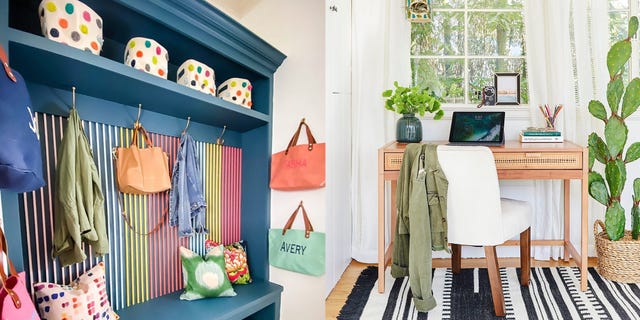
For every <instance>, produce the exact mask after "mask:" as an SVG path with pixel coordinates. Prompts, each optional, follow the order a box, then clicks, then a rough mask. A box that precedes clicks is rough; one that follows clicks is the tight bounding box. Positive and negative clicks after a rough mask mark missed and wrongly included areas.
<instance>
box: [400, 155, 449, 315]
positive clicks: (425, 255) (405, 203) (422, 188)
mask: <svg viewBox="0 0 640 320" xmlns="http://www.w3.org/2000/svg"><path fill="white" fill-rule="evenodd" d="M436 150H437V145H435V144H418V143H412V144H409V145H407V147H406V149H405V151H404V155H403V158H402V167H401V169H400V177H399V178H398V188H397V195H396V199H397V209H398V219H397V223H396V234H395V239H394V247H393V256H392V265H391V275H392V276H393V277H394V278H399V277H405V276H409V284H410V286H411V292H412V294H413V302H414V304H415V306H416V309H417V310H418V311H421V312H427V311H429V310H431V309H433V308H434V307H435V306H436V304H437V303H436V301H435V299H434V297H433V294H432V292H431V250H445V251H447V252H448V251H449V247H448V246H447V244H448V241H447V187H448V181H447V178H446V177H445V175H444V173H443V172H442V169H441V168H440V164H439V162H438V154H437V152H436Z"/></svg>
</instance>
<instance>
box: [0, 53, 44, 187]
mask: <svg viewBox="0 0 640 320" xmlns="http://www.w3.org/2000/svg"><path fill="white" fill-rule="evenodd" d="M0 60H2V61H1V62H2V65H3V68H2V69H3V70H0V188H2V189H9V190H11V191H14V192H27V191H33V190H36V189H39V188H40V187H42V186H44V180H43V179H42V153H41V151H40V140H39V137H38V124H37V123H36V121H35V118H34V117H33V109H32V106H31V98H30V97H29V92H28V91H27V87H26V85H25V82H24V79H23V78H22V76H20V74H19V73H18V72H16V71H12V70H11V69H10V68H9V64H8V61H7V54H6V53H5V51H4V49H3V48H2V46H0Z"/></svg>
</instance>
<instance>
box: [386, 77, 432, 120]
mask: <svg viewBox="0 0 640 320" xmlns="http://www.w3.org/2000/svg"><path fill="white" fill-rule="evenodd" d="M393 86H394V87H395V89H389V90H385V91H383V92H382V97H384V98H387V99H386V101H385V103H384V107H385V108H386V109H387V110H391V111H395V112H397V113H399V114H408V113H413V114H415V113H418V114H420V116H424V114H425V112H429V113H434V116H433V119H435V120H438V119H441V118H442V117H443V116H444V111H443V110H442V109H440V98H439V97H438V96H436V95H435V94H434V93H433V92H432V91H430V90H429V88H423V87H420V86H413V87H411V88H407V87H403V86H399V85H398V81H395V82H394V83H393Z"/></svg>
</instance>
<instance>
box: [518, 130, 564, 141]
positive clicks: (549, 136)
mask: <svg viewBox="0 0 640 320" xmlns="http://www.w3.org/2000/svg"><path fill="white" fill-rule="evenodd" d="M563 141H564V139H563V138H562V132H560V131H556V130H554V129H548V128H527V129H525V130H522V132H520V142H536V143H537V142H563Z"/></svg>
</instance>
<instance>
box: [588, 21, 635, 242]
mask: <svg viewBox="0 0 640 320" xmlns="http://www.w3.org/2000/svg"><path fill="white" fill-rule="evenodd" d="M637 31H638V18H637V17H631V19H630V20H629V32H628V35H627V38H626V39H623V40H620V41H618V42H616V43H615V44H614V45H613V46H611V48H610V49H609V53H608V54H607V68H608V69H609V76H610V81H609V84H608V85H607V102H608V104H609V112H607V110H606V109H605V107H604V105H603V104H602V103H601V102H600V101H596V100H592V101H590V102H589V112H590V113H591V115H593V116H594V117H596V118H598V119H600V120H602V121H603V122H604V124H605V126H604V140H603V139H602V138H601V137H600V136H598V134H597V133H595V132H593V133H591V134H590V135H589V194H590V195H591V197H592V198H593V199H595V200H596V201H598V202H600V203H601V204H603V205H605V206H606V207H607V210H606V213H605V229H606V231H607V235H608V236H609V239H611V240H614V241H615V240H618V239H620V238H622V237H623V236H624V227H625V222H626V221H625V220H626V217H625V211H624V208H623V207H622V205H621V204H620V195H621V194H622V191H623V189H624V186H625V182H626V180H627V168H626V165H627V164H628V163H631V162H633V161H635V160H637V159H638V158H640V142H635V143H633V144H631V145H630V146H629V148H627V149H626V153H625V154H624V157H623V153H624V151H625V144H626V143H627V135H628V133H629V130H628V129H627V125H626V124H625V119H626V118H628V117H629V116H630V115H631V114H633V113H634V112H635V111H636V110H637V109H638V106H640V78H634V79H633V80H631V81H630V82H629V84H628V85H627V86H626V89H625V86H624V80H623V77H622V74H623V73H624V66H625V64H626V63H627V61H629V58H630V57H631V38H632V37H633V35H635V34H636V32H637ZM623 94H624V95H623ZM620 102H622V105H621V104H620ZM596 160H597V161H598V162H600V163H602V164H604V166H605V168H604V176H605V177H604V178H603V177H602V175H601V174H600V173H598V172H596V171H593V164H594V162H595V161H596ZM605 181H606V182H605ZM607 186H608V188H607ZM639 203H640V178H636V179H635V180H634V181H633V206H632V208H631V218H632V223H631V224H632V230H631V231H632V236H633V238H634V239H638V235H639V234H640V208H638V204H639Z"/></svg>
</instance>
